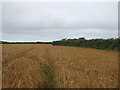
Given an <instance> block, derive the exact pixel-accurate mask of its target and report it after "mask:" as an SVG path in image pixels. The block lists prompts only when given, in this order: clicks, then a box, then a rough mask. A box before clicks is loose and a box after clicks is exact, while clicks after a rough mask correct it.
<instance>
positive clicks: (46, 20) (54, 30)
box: [2, 2, 118, 41]
mask: <svg viewBox="0 0 120 90" xmlns="http://www.w3.org/2000/svg"><path fill="white" fill-rule="evenodd" d="M2 10H3V13H2V15H3V18H2V19H3V20H2V24H3V39H7V40H21V39H23V40H36V39H40V40H46V41H49V40H55V39H60V38H64V37H69V38H73V37H78V38H79V37H81V36H84V37H87V38H90V37H95V38H96V37H97V36H98V37H101V38H109V37H117V33H116V32H117V26H118V25H117V23H118V22H117V20H118V18H117V15H118V14H117V13H118V10H117V3H110V2H109V3H105V2H103V3H95V2H91V3H3V5H2ZM113 32H115V33H113ZM107 33H108V34H109V35H106V34H107ZM98 34H99V35H98ZM14 36H19V37H17V38H16V39H14Z"/></svg>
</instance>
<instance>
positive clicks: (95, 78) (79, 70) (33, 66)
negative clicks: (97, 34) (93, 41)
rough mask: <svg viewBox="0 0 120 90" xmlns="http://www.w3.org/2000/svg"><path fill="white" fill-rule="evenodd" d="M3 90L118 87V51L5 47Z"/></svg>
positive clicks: (10, 45) (23, 46) (6, 45)
mask: <svg viewBox="0 0 120 90" xmlns="http://www.w3.org/2000/svg"><path fill="white" fill-rule="evenodd" d="M2 64H3V67H2V70H3V73H2V87H3V88H47V87H49V88H116V87H118V52H117V51H107V50H97V49H91V48H80V47H65V46H52V45H45V44H44V45H43V44H3V46H2Z"/></svg>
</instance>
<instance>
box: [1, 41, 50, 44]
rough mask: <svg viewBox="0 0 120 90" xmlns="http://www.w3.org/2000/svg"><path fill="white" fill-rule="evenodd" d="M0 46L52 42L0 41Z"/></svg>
mask: <svg viewBox="0 0 120 90" xmlns="http://www.w3.org/2000/svg"><path fill="white" fill-rule="evenodd" d="M0 43H1V44H52V42H7V41H0Z"/></svg>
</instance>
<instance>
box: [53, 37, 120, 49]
mask: <svg viewBox="0 0 120 90" xmlns="http://www.w3.org/2000/svg"><path fill="white" fill-rule="evenodd" d="M52 45H62V46H78V47H87V48H96V49H108V50H120V38H116V39H114V38H109V39H90V40H86V39H85V38H84V37H83V38H79V39H66V38H65V39H62V40H59V41H53V42H52Z"/></svg>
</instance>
